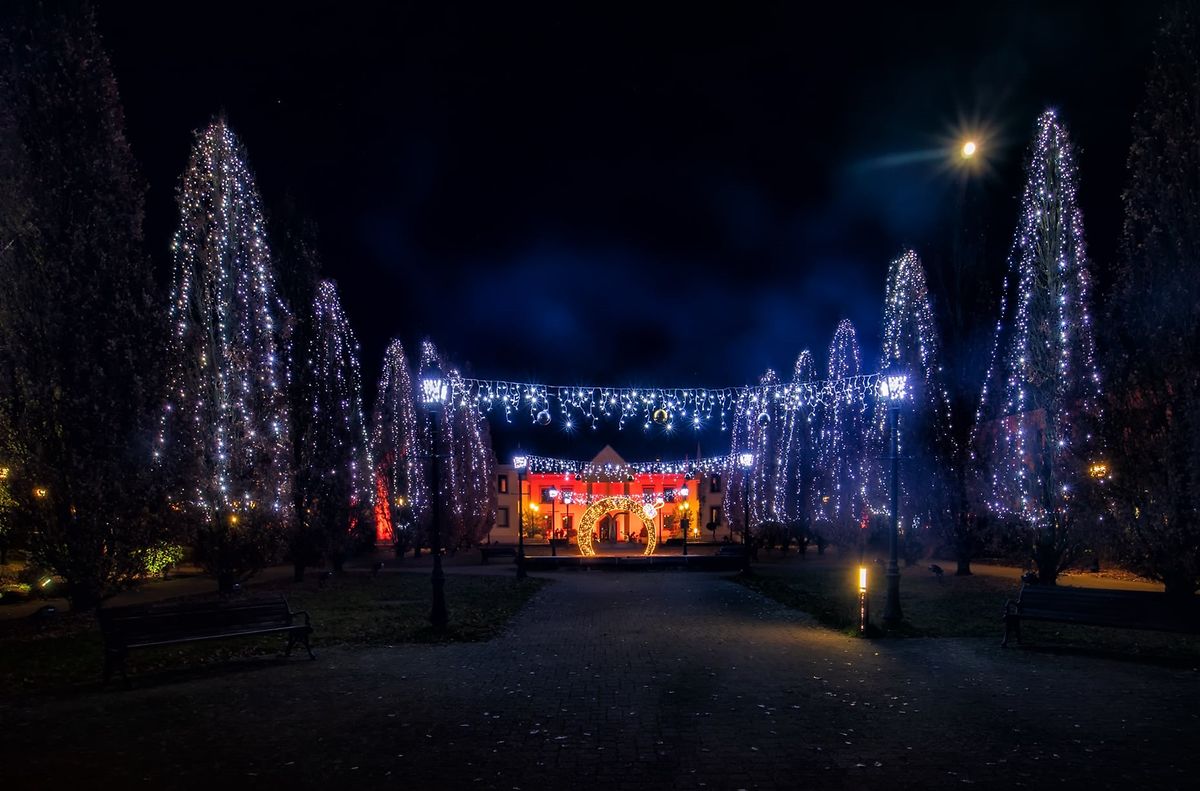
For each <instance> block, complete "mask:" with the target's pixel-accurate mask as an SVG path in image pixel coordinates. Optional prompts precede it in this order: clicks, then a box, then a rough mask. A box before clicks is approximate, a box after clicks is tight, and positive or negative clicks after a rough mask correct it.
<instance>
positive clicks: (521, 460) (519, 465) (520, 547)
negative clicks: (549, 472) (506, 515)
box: [513, 455, 529, 580]
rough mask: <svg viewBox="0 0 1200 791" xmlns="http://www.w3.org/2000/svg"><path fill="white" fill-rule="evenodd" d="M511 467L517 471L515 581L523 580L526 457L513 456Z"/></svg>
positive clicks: (527, 459)
mask: <svg viewBox="0 0 1200 791" xmlns="http://www.w3.org/2000/svg"><path fill="white" fill-rule="evenodd" d="M513 467H514V468H515V469H516V471H517V579H519V580H523V579H525V500H524V498H525V470H526V469H528V467H529V457H528V456H523V455H519V456H513Z"/></svg>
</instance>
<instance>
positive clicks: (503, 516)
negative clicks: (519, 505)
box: [496, 506, 508, 527]
mask: <svg viewBox="0 0 1200 791" xmlns="http://www.w3.org/2000/svg"><path fill="white" fill-rule="evenodd" d="M496 527H508V509H507V508H505V507H503V506H501V507H500V508H497V509H496Z"/></svg>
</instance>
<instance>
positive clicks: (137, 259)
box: [0, 2, 165, 610]
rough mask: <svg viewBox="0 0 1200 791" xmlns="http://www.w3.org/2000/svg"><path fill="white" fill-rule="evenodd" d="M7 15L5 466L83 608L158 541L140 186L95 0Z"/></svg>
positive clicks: (16, 500) (2, 200) (20, 7)
mask: <svg viewBox="0 0 1200 791" xmlns="http://www.w3.org/2000/svg"><path fill="white" fill-rule="evenodd" d="M5 17H6V20H5V25H3V26H0V51H2V52H4V62H3V65H2V66H0V371H2V373H0V468H4V469H7V471H8V472H7V476H8V477H7V479H6V483H7V484H8V490H7V491H8V494H9V496H10V497H11V500H10V501H9V502H8V503H0V508H3V507H5V505H7V510H8V511H9V513H10V515H11V517H12V518H13V519H15V520H17V521H18V523H19V524H20V525H21V526H22V527H26V526H28V527H29V528H31V531H30V536H29V540H30V542H31V543H30V549H31V551H32V555H33V558H34V562H35V563H38V564H40V565H43V566H46V567H49V568H51V569H52V570H53V571H54V572H55V573H56V574H57V575H59V576H60V577H62V578H63V579H64V580H65V583H66V590H65V593H66V595H67V597H68V599H69V600H70V603H71V607H72V608H73V609H77V610H86V609H90V608H92V607H94V606H96V605H97V604H98V603H99V602H100V600H101V599H102V598H103V597H105V596H107V595H109V594H111V593H112V592H113V591H114V590H116V589H117V588H119V587H121V586H123V585H124V584H126V583H129V582H131V581H132V579H133V578H134V577H136V576H137V575H138V574H139V573H140V572H141V571H142V570H143V568H144V566H143V564H142V557H143V553H142V550H143V548H144V547H147V546H149V545H150V544H151V543H153V542H154V541H156V540H158V539H160V538H162V537H163V534H164V532H165V528H164V522H163V520H162V519H161V515H159V514H156V513H154V512H153V511H154V503H155V502H156V498H154V497H153V494H152V481H151V480H150V478H149V476H148V475H147V472H148V470H147V467H148V465H147V464H146V461H147V459H148V457H149V455H150V447H151V440H152V437H153V412H154V410H153V400H154V398H155V393H156V390H157V389H158V388H157V381H156V379H157V376H158V373H157V372H158V368H159V366H158V361H157V352H158V346H157V343H158V339H159V338H161V336H162V328H161V325H160V324H159V323H158V322H159V320H160V318H161V317H160V315H159V314H157V313H155V312H154V311H153V310H151V309H150V292H151V283H152V279H151V275H152V272H151V267H150V263H149V260H148V259H147V257H146V255H145V252H144V250H143V247H142V212H143V185H142V182H141V180H140V178H139V177H138V175H137V173H136V167H135V163H134V159H133V155H132V153H131V152H130V148H129V144H128V141H127V140H126V138H125V129H124V117H123V113H122V110H121V106H120V100H119V97H118V94H117V85H116V80H115V79H114V77H113V74H112V69H111V67H110V65H109V59H108V55H107V53H106V52H105V51H104V47H103V45H102V43H101V41H100V37H99V34H98V33H97V31H96V23H95V19H94V16H93V14H92V12H91V9H90V7H89V6H87V5H86V4H83V3H79V2H65V3H37V4H34V3H24V4H11V7H6V8H5Z"/></svg>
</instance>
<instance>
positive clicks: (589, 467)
mask: <svg viewBox="0 0 1200 791" xmlns="http://www.w3.org/2000/svg"><path fill="white" fill-rule="evenodd" d="M525 458H526V459H527V463H528V465H529V472H531V473H550V474H553V475H560V474H561V475H567V476H570V477H572V478H578V479H579V480H581V481H622V480H628V479H629V477H630V476H636V475H683V476H684V477H686V478H696V477H698V476H701V475H716V474H720V473H723V472H725V469H726V468H727V467H728V466H729V463H730V459H731V458H732V457H731V456H714V457H712V458H711V459H691V460H689V459H683V460H676V461H643V462H628V463H626V464H593V463H592V462H590V461H577V460H575V459H556V458H551V457H548V456H526V457H525Z"/></svg>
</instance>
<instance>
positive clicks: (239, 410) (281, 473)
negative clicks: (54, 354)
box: [154, 120, 291, 522]
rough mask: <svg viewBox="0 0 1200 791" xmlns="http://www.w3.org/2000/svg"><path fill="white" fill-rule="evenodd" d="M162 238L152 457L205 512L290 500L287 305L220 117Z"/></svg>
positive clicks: (209, 515) (286, 504) (200, 138)
mask: <svg viewBox="0 0 1200 791" xmlns="http://www.w3.org/2000/svg"><path fill="white" fill-rule="evenodd" d="M179 213H180V219H179V229H178V230H177V231H176V233H175V237H174V240H173V242H172V245H171V248H172V251H173V253H174V272H173V277H172V289H171V305H170V312H169V320H170V324H169V326H170V328H171V335H170V354H169V362H168V365H169V373H168V382H169V394H168V398H167V402H166V404H165V405H164V409H163V414H162V417H161V421H160V430H159V435H158V439H157V444H156V447H155V452H154V455H155V458H156V459H158V460H160V461H161V462H163V463H164V464H166V465H168V466H170V467H171V468H172V470H173V472H174V473H176V474H177V475H178V477H179V479H180V480H181V481H183V482H184V483H182V486H183V487H184V490H182V491H178V492H176V496H177V497H178V498H179V499H180V500H181V501H184V502H187V503H190V504H192V505H193V506H195V507H196V508H197V509H199V511H200V512H201V513H203V514H204V515H205V518H206V519H207V520H209V521H210V522H212V521H213V520H215V519H217V518H218V515H219V514H220V513H226V514H229V513H233V512H235V511H238V510H248V509H250V508H255V507H257V506H258V504H264V505H265V506H266V507H268V508H270V509H272V510H273V511H274V512H277V513H279V514H280V516H283V515H284V514H286V512H287V511H289V510H290V507H291V498H290V489H291V474H290V473H291V469H290V460H291V445H290V437H289V432H288V426H289V420H288V409H287V398H286V392H285V388H286V385H287V382H286V378H287V374H286V361H287V358H288V356H289V354H290V349H289V348H288V345H287V342H286V340H285V332H284V330H285V327H286V325H287V323H288V321H289V316H288V312H287V308H286V307H285V306H284V305H283V303H282V301H281V300H280V298H279V297H278V295H277V293H276V288H275V279H274V274H273V266H272V262H271V251H270V247H269V245H268V243H267V237H266V222H265V220H264V219H263V214H262V207H261V199H260V198H259V194H258V190H257V188H256V187H255V185H254V180H253V178H252V177H251V175H250V172H249V170H248V169H247V167H246V162H245V153H244V151H243V149H242V147H241V144H240V143H239V142H238V140H237V138H236V137H234V134H233V132H232V131H230V129H229V127H228V126H226V124H225V122H224V121H223V120H218V121H215V122H214V123H212V124H211V125H210V126H209V127H208V128H207V129H205V130H204V131H203V132H201V133H199V134H198V135H197V137H196V144H195V147H194V148H193V149H192V155H191V159H190V161H189V163H188V168H187V170H186V171H185V172H184V174H183V180H182V184H181V186H180V190H179Z"/></svg>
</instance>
